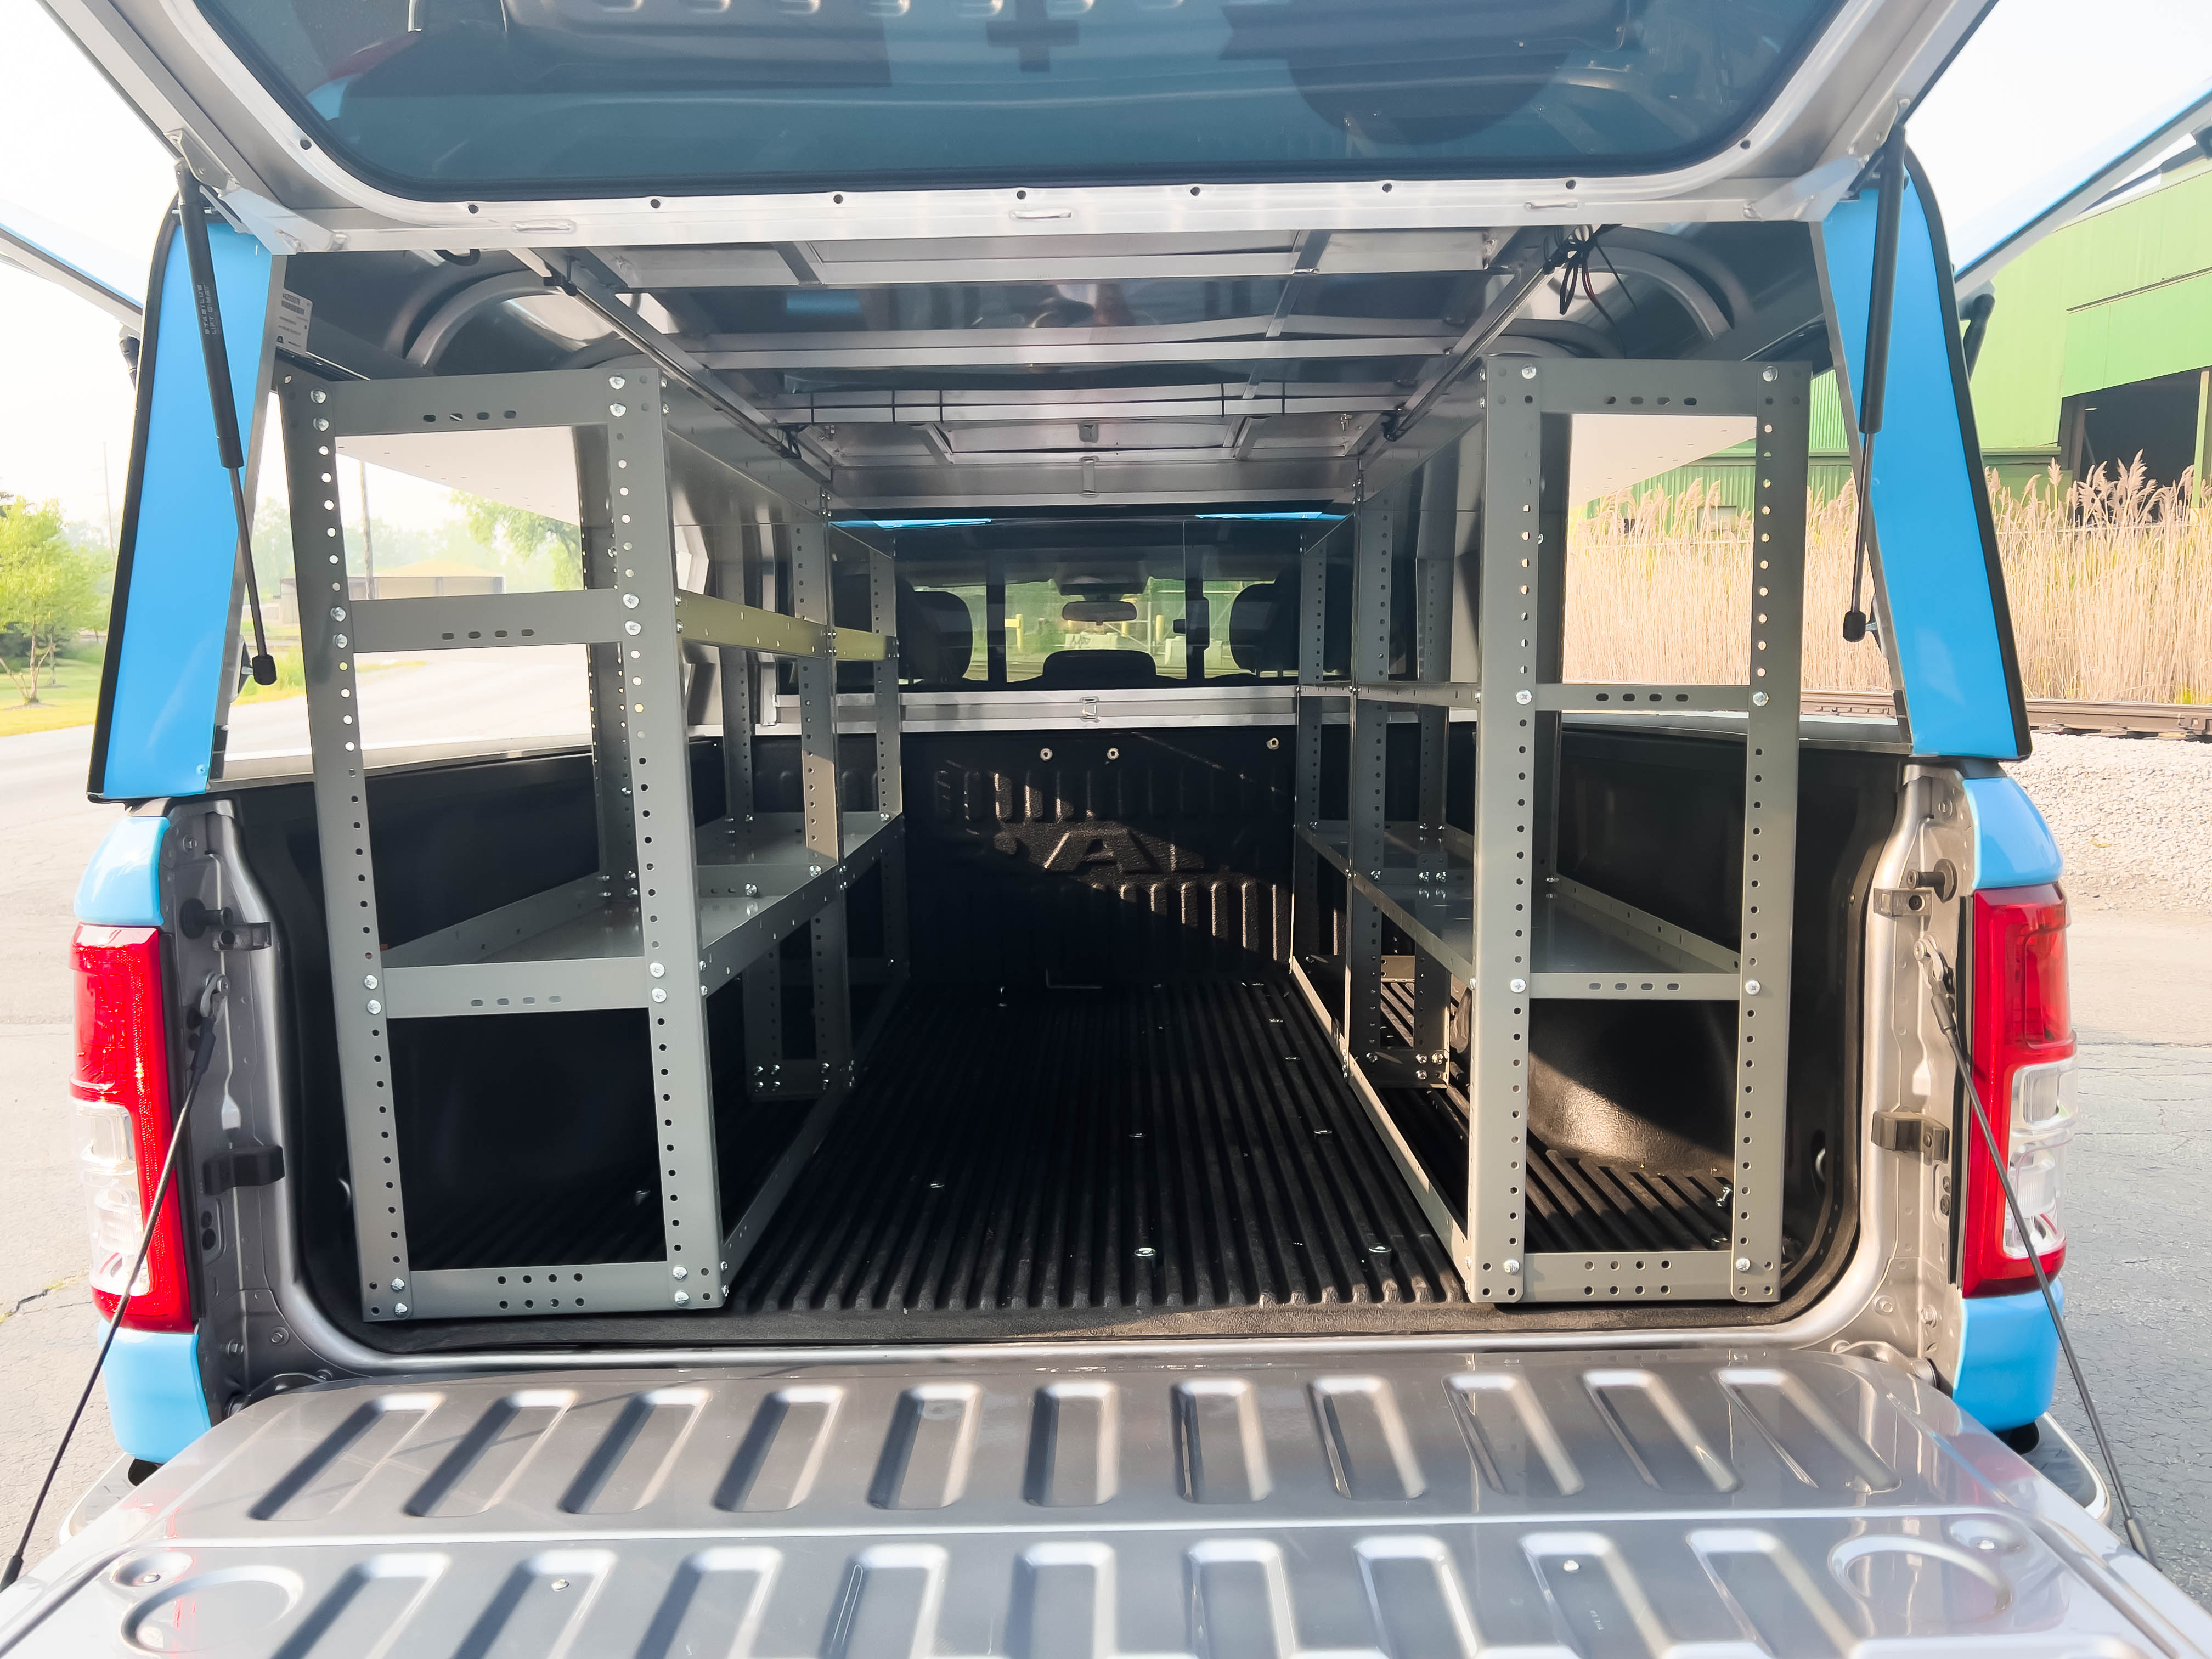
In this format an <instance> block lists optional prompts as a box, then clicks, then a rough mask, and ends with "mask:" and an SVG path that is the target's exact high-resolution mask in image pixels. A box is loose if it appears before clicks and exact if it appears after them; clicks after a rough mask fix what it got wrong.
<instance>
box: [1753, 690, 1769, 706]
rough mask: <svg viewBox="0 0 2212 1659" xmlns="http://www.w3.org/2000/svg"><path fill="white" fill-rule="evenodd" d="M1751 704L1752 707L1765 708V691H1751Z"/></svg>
mask: <svg viewBox="0 0 2212 1659" xmlns="http://www.w3.org/2000/svg"><path fill="white" fill-rule="evenodd" d="M1751 706H1752V707H1753V708H1765V707H1766V693H1765V692H1764V691H1754V692H1753V693H1752V694H1751Z"/></svg>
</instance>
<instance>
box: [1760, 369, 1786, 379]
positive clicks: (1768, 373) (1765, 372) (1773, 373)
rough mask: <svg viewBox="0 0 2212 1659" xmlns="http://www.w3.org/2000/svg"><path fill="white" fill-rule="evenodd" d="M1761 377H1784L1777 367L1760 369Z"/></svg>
mask: <svg viewBox="0 0 2212 1659" xmlns="http://www.w3.org/2000/svg"><path fill="white" fill-rule="evenodd" d="M1781 378H1782V377H1781V374H1779V372H1778V371H1777V370H1775V369H1772V368H1762V369H1760V370H1759V379H1760V380H1780V379H1781Z"/></svg>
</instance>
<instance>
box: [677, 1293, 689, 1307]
mask: <svg viewBox="0 0 2212 1659" xmlns="http://www.w3.org/2000/svg"><path fill="white" fill-rule="evenodd" d="M690 1299H691V1292H690V1291H677V1292H676V1300H677V1302H678V1304H679V1305H680V1304H684V1303H686V1302H689V1301H690Z"/></svg>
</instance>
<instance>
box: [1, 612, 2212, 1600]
mask: <svg viewBox="0 0 2212 1659" xmlns="http://www.w3.org/2000/svg"><path fill="white" fill-rule="evenodd" d="M482 654H483V655H487V656H488V655H490V654H491V653H482ZM538 672H540V670H538V669H536V668H533V669H532V678H535V677H536V675H537V674H538ZM542 672H543V673H544V676H545V678H544V680H543V681H542V682H539V683H538V684H518V683H517V681H516V678H515V676H514V675H513V671H512V665H511V663H510V664H508V665H505V666H501V665H494V664H484V663H478V662H470V661H464V660H459V659H453V660H449V661H447V662H441V664H438V665H426V666H424V667H422V668H414V669H396V670H393V671H391V673H390V675H389V677H388V678H386V677H383V676H379V677H377V678H376V679H374V680H372V682H371V684H369V685H368V686H366V687H364V696H363V702H364V706H365V708H366V710H367V714H366V716H365V718H366V719H367V720H368V721H369V723H370V730H371V732H372V735H373V736H377V735H380V736H381V737H382V738H383V739H384V740H385V741H389V742H393V743H406V742H424V741H430V740H433V739H435V738H438V737H440V736H441V735H444V734H446V733H447V732H450V731H451V728H452V725H453V721H454V720H455V719H456V718H457V716H458V718H459V719H460V720H462V721H463V722H464V723H465V726H466V728H467V729H468V730H470V731H471V732H472V733H473V734H474V735H478V736H483V737H486V738H507V739H513V738H522V737H528V736H534V735H539V734H543V733H546V732H557V731H562V730H574V729H577V727H578V725H579V724H580V722H578V721H577V720H576V716H577V714H578V713H579V712H580V708H581V704H580V701H579V700H578V697H577V692H576V689H575V687H576V681H577V678H578V677H577V676H576V675H575V674H574V669H573V666H572V665H567V664H564V663H560V662H552V663H548V664H546V665H545V666H544V669H543V670H542ZM379 681H380V682H381V684H379V683H378V682H379ZM300 712H301V705H300V704H299V703H298V702H296V701H295V702H291V703H289V704H286V703H279V704H270V705H265V706H262V707H259V708H251V709H241V710H240V711H239V714H240V720H239V726H238V738H239V741H238V744H237V745H236V746H237V749H238V750H239V751H241V752H242V751H246V750H253V749H256V748H258V749H263V750H275V749H281V748H283V747H287V746H289V734H288V730H287V722H288V721H291V722H296V721H297V720H298V719H299V717H300ZM293 729H299V728H297V727H296V726H295V727H294V728H293ZM88 742H89V733H88V732H86V731H84V730H82V729H80V730H76V731H67V732H39V733H35V734H32V735H29V736H25V737H15V738H0V1145H4V1146H6V1148H7V1149H8V1155H7V1156H6V1157H5V1158H0V1217H4V1218H6V1225H5V1230H4V1231H0V1316H4V1317H0V1401H7V1402H8V1403H9V1407H10V1410H9V1425H8V1428H7V1429H6V1431H4V1432H0V1534H5V1536H7V1537H8V1538H10V1539H12V1537H13V1534H14V1533H15V1528H17V1527H19V1526H20V1525H21V1521H22V1516H23V1515H24V1513H25V1511H26V1510H27V1505H28V1501H29V1491H30V1487H31V1485H32V1483H33V1482H34V1481H35V1480H36V1478H37V1475H38V1474H39V1473H40V1471H41V1470H42V1469H43V1467H44V1463H45V1460H46V1457H47V1456H48V1455H50V1452H51V1448H52V1444H53V1440H54V1437H55V1436H56V1435H57V1434H58V1432H59V1431H60V1428H61V1425H62V1424H63V1423H64V1421H65V1420H66V1419H67V1416H68V1413H69V1410H70V1407H71V1406H72V1405H73V1404H74V1402H75V1399H76V1390H77V1389H78V1388H79V1386H81V1381H82V1367H83V1366H84V1365H85V1364H87V1363H88V1359H89V1356H90V1351H91V1342H92V1338H93V1335H94V1318H93V1313H92V1310H91V1307H90V1304H89V1297H88V1293H87V1291H86V1287H85V1283H84V1276H83V1275H84V1269H85V1255H86V1244H85V1230H84V1219H83V1207H82V1195H81V1189H80V1188H79V1187H78V1184H77V1182H76V1171H75V1168H74V1165H73V1162H72V1154H71V1150H70V1135H69V1129H70V1113H69V1109H68V1078H69V1066H70V1053H71V1049H70V1018H71V1009H70V980H69V977H68V974H67V970H66V952H67V947H68V944H69V939H70V929H71V927H72V925H73V922H72V918H71V915H70V903H71V899H72V896H73V895H74V893H75V890H76V882H77V878H78V876H79V874H80V873H81V872H82V870H83V868H84V866H85V863H86V861H87V860H88V859H89V857H90V856H91V854H92V852H93V850H94V848H95V847H96V846H97V845H98V843H99V841H100V837H101V836H103V835H104V834H105V833H106V829H107V827H108V825H109V824H110V823H112V822H113V820H114V819H115V817H117V815H118V809H116V808H113V807H102V806H92V805H87V804H86V802H85V799H84V793H83V788H84V774H85V762H86V754H87V749H88ZM2071 960H2072V964H2073V984H2074V1006H2075V1022H2076V1024H2077V1025H2078V1027H2079V1028H2080V1030H2081V1036H2082V1058H2083V1083H2082V1115H2083V1123H2082V1128H2081V1134H2080V1135H2079V1137H2078V1138H2077V1139H2076V1140H2075V1144H2074V1148H2073V1151H2072V1153H2071V1155H2070V1156H2071V1160H2072V1161H2071V1163H2070V1164H2069V1170H2068V1176H2067V1215H2068V1225H2069V1233H2070V1235H2071V1241H2072V1243H2071V1248H2070V1249H2069V1260H2068V1264H2067V1270H2066V1282H2067V1287H2068V1291H2069V1300H2068V1307H2069V1314H2070V1316H2071V1317H2070V1319H2069V1325H2070V1326H2071V1328H2072V1329H2073V1331H2074V1334H2075V1346H2076V1347H2077V1348H2078V1350H2079V1351H2080V1352H2081V1355H2082V1358H2083V1360H2084V1363H2085V1364H2087V1365H2088V1366H2089V1368H2090V1370H2091V1381H2092V1384H2093V1387H2095V1388H2096V1389H2097V1390H2098V1395H2099V1400H2100V1407H2101V1409H2102V1412H2103V1414H2104V1418H2105V1422H2106V1426H2107V1428H2108V1429H2110V1430H2111V1431H2112V1435H2113V1438H2114V1440H2115V1443H2116V1444H2117V1447H2118V1455H2119V1458H2120V1461H2121V1466H2122V1469H2123V1471H2124V1474H2125V1475H2126V1477H2127V1479H2128V1480H2129V1482H2130V1486H2131V1487H2132V1488H2133V1489H2134V1491H2135V1492H2136V1498H2137V1500H2138V1503H2139V1504H2140V1506H2141V1509H2142V1513H2143V1515H2144V1518H2145V1520H2146V1521H2147V1522H2148V1525H2149V1527H2150V1529H2151V1534H2152V1537H2153V1539H2154V1542H2155V1543H2156V1544H2157V1545H2158V1546H2159V1547H2160V1550H2161V1553H2162V1554H2163V1557H2164V1560H2165V1565H2166V1567H2167V1569H2168V1571H2171V1572H2172V1573H2173V1574H2174V1576H2175V1577H2177V1578H2178V1579H2179V1581H2180V1583H2182V1584H2183V1585H2184V1586H2185V1588H2186V1589H2189V1590H2190V1591H2191V1593H2192V1594H2193V1595H2197V1597H2198V1598H2199V1599H2200V1600H2203V1601H2208V1602H2212V1396H2208V1395H2207V1392H2206V1390H2205V1389H2203V1386H2202V1380H2201V1379H2202V1378H2203V1375H2204V1373H2205V1370H2206V1369H2207V1366H2208V1364H2212V1297H2208V1296H2207V1295H2206V1294H2205V1291H2204V1286H2205V1285H2207V1284H2208V1283H2212V1206H2208V1205H2207V1204H2206V1202H2205V1199H2204V1194H2205V1191H2206V1184H2207V1183H2206V1176H2207V1172H2208V1170H2212V975H2207V974H2206V973H2205V972H2204V964H2205V963H2207V961H2208V960H2212V915H2197V914H2191V913H2187V912H2172V911H2166V912H2159V913H2142V912H2131V911H2124V910H2087V911H2081V912H2077V914H2076V915H2075V924H2074V928H2073V933H2072V954H2071ZM2058 1392H2059V1404H2058V1407H2057V1413H2058V1415H2059V1416H2060V1418H2061V1419H2063V1420H2065V1421H2067V1422H2068V1423H2069V1425H2070V1426H2072V1427H2073V1428H2074V1429H2075V1433H2076V1435H2077V1437H2080V1438H2082V1439H2083V1440H2084V1441H2085V1442H2086V1440H2087V1434H2086V1431H2085V1428H2084V1426H2083V1425H2082V1424H2081V1413H2080V1409H2079V1407H2078V1405H2077V1404H2075V1401H2074V1400H2073V1396H2072V1393H2071V1390H2070V1389H2069V1386H2068V1384H2067V1383H2065V1382H2064V1381H2063V1378H2062V1380H2061V1383H2060V1384H2059V1391H2058ZM115 1455H116V1451H115V1447H114V1443H113V1439H112V1435H111V1433H110V1431H109V1427H108V1423H107V1417H106V1405H105V1402H104V1401H102V1400H101V1399H100V1396H99V1395H98V1393H97V1392H95V1394H94V1399H93V1403H92V1407H91V1409H90V1411H89V1413H88V1415H87V1418H86V1421H85V1424H84V1426H83V1428H82V1430H81V1431H79V1435H78V1438H77V1441H76V1445H75V1447H74V1448H73V1449H72V1452H71V1455H70V1459H69V1462H68V1463H67V1465H66V1466H65V1468H64V1472H63V1474H62V1478H61V1480H59V1481H58V1484H57V1496H56V1498H55V1500H54V1502H53V1504H52V1506H51V1507H50V1509H49V1510H48V1512H47V1515H46V1518H45V1519H44V1520H42V1522H41V1523H40V1534H41V1535H40V1538H39V1539H38V1540H37V1541H34V1552H33V1553H34V1554H37V1553H44V1551H45V1548H46V1541H47V1540H48V1539H50V1538H51V1536H52V1533H51V1528H52V1525H53V1524H54V1523H56V1522H58V1521H59V1519H60V1517H61V1515H62V1514H63V1513H64V1511H65V1510H66V1509H67V1508H68V1506H69V1504H70V1503H71V1502H73V1501H74V1499H75V1498H76V1495H77V1494H78V1493H79V1492H82V1491H83V1490H84V1488H85V1487H86V1486H89V1485H90V1484H91V1483H92V1481H93V1480H94V1479H95V1478H96V1477H97V1475H98V1474H99V1473H100V1470H101V1469H102V1468H105V1467H106V1464H107V1463H108V1462H110V1461H112V1459H113V1457H114V1456H115Z"/></svg>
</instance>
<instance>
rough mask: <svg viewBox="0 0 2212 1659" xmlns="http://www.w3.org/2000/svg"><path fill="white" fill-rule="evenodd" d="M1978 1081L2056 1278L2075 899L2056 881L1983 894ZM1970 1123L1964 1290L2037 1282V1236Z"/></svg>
mask: <svg viewBox="0 0 2212 1659" xmlns="http://www.w3.org/2000/svg"><path fill="white" fill-rule="evenodd" d="M1973 998H1974V1002H1973V1018H1972V1030H1973V1059H1974V1086H1975V1087H1976V1089H1977V1090H1978V1091H1980V1094H1981V1097H1982V1106H1983V1109H1984V1110H1985V1111H1987V1112H1988V1114H1989V1119H1990V1131H1991V1132H1992V1133H1994V1134H1995V1136H1996V1142H1997V1145H1998V1146H1999V1147H2000V1148H2002V1151H2003V1153H2004V1157H2005V1161H2006V1164H2007V1165H2008V1168H2009V1170H2010V1171H2011V1175H2012V1181H2013V1188H2014V1190H2015V1193H2016V1194H2018V1196H2019V1199H2020V1207H2021V1211H2022V1212H2023V1213H2024V1214H2025V1215H2026V1216H2027V1225H2028V1229H2029V1231H2030V1232H2031V1233H2032V1234H2033V1240H2032V1247H2033V1249H2034V1250H2035V1252H2036V1254H2037V1255H2040V1256H2041V1257H2042V1259H2043V1268H2044V1271H2045V1273H2057V1271H2058V1269H2059V1267H2060V1266H2061V1265H2062V1264H2063V1262H2064V1261H2065V1260H2066V1233H2065V1229H2064V1227H2063V1225H2062V1224H2061V1221H2060V1218H2059V1204H2058V1200H2059V1187H2060V1183H2061V1180H2062V1178H2063V1175H2064V1173H2065V1155H2066V1143H2067V1142H2068V1141H2069V1140H2071V1139H2073V1137H2074V1123H2075V1109H2074V1064H2075V1061H2074V1020H2073V1016H2072V1012H2071V1010H2070V1009H2069V1005H2068V1000H2067V995H2066V899H2065V896H2064V895H2063V894H2062V893H2061V892H2060V891H2059V890H2058V889H2057V885H2056V884H2045V885H2043V886H2040V887H2008V888H2001V889H1998V890H1995V891H1991V892H1985V893H1977V894H1975V895H1974V973H1973ZM1966 1146H1967V1152H1966V1219H1965V1222H1964V1224H1963V1231H1962V1234H1961V1239H1962V1245H1961V1249H1960V1290H1961V1291H1963V1292H1964V1293H1965V1294H1966V1295H1967V1296H2002V1295H2009V1294H2011V1293H2013V1292H2015V1291H2031V1290H2033V1289H2034V1288H2035V1269H2034V1268H2033V1267H2031V1266H2030V1265H2029V1261H2028V1251H2029V1249H2030V1248H2031V1241H2028V1240H2023V1239H2022V1238H2021V1237H2020V1235H2019V1231H2018V1230H2017V1229H2016V1228H2015V1226H2014V1225H2013V1222H2012V1216H2011V1213H2010V1212H2009V1211H2008V1208H2007V1207H2006V1205H2005V1199H2004V1191H2003V1188H2002V1187H2001V1186H2000V1185H1999V1184H1998V1182H1997V1176H1996V1166H1995V1165H1994V1164H1991V1163H1990V1154H1989V1149H1988V1147H1987V1146H1984V1144H1983V1141H1982V1137H1981V1133H1980V1132H1979V1131H1978V1129H1976V1128H1975V1127H1973V1125H1972V1123H1971V1122H1969V1123H1968V1124H1966Z"/></svg>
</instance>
